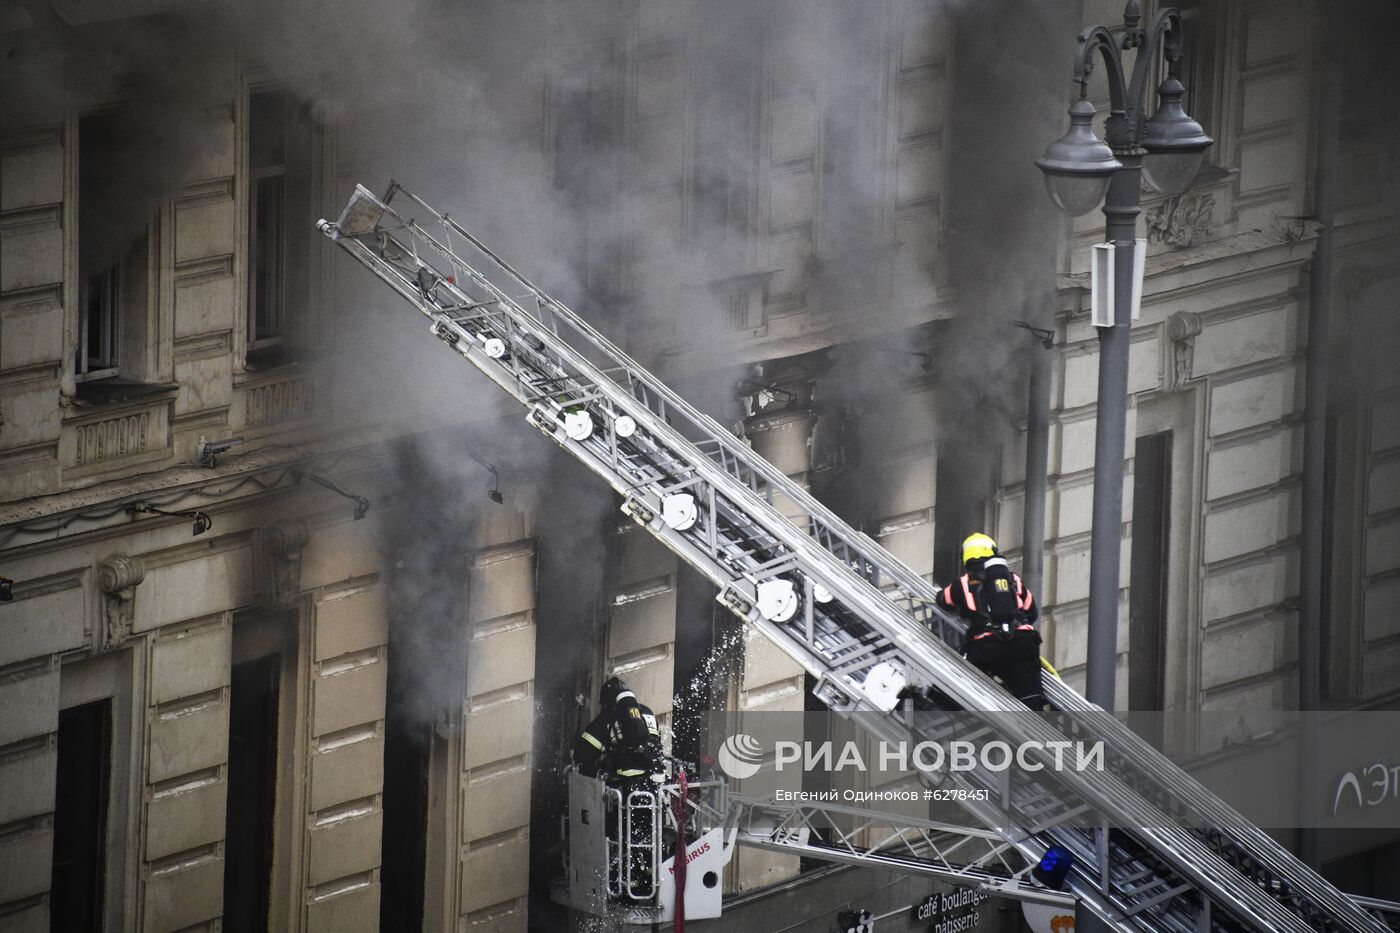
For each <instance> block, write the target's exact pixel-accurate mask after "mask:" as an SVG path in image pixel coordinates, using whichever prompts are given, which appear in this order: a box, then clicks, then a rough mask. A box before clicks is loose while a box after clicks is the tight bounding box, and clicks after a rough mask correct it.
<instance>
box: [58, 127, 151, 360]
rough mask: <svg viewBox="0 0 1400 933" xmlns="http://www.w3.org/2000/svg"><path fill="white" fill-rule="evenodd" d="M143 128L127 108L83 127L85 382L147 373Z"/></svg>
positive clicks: (81, 329) (81, 354)
mask: <svg viewBox="0 0 1400 933" xmlns="http://www.w3.org/2000/svg"><path fill="white" fill-rule="evenodd" d="M136 135H137V134H136V130H135V127H134V125H133V123H132V121H131V119H130V118H129V116H128V115H127V114H126V113H125V112H123V111H111V112H104V113H98V114H92V115H90V116H86V117H83V118H82V119H81V120H80V121H79V122H78V347H77V354H76V358H75V360H74V371H75V373H76V376H77V379H78V381H79V382H85V381H89V380H95V379H107V378H111V377H114V376H125V377H127V378H128V379H140V377H141V376H142V375H143V373H144V372H145V368H146V367H145V365H144V359H143V357H144V354H145V352H146V348H145V347H144V346H143V343H144V335H145V333H146V327H145V320H146V313H147V305H148V295H147V282H148V276H147V268H146V266H147V262H148V260H149V254H150V250H149V242H150V237H149V225H150V217H149V216H147V213H146V211H145V208H144V207H143V206H142V205H141V203H140V197H141V192H140V191H139V190H137V189H138V188H139V181H138V179H140V178H141V177H142V174H141V172H139V171H138V170H137V169H138V166H137V164H136V163H137V162H138V161H139V160H140V159H141V158H142V156H141V155H140V153H139V147H138V145H137V140H136V138H135V137H136Z"/></svg>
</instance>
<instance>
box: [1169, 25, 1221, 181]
mask: <svg viewBox="0 0 1400 933" xmlns="http://www.w3.org/2000/svg"><path fill="white" fill-rule="evenodd" d="M1224 6H1225V4H1221V3H1216V2H1213V0H1211V2H1202V0H1195V2H1191V3H1180V4H1177V8H1178V9H1180V10H1181V25H1182V32H1183V36H1184V42H1183V46H1184V47H1183V48H1182V53H1181V64H1180V67H1179V68H1178V75H1179V77H1180V79H1181V83H1182V84H1183V85H1185V87H1186V94H1185V95H1184V96H1183V97H1182V98H1181V105H1182V107H1184V108H1185V109H1186V112H1187V113H1188V114H1190V115H1191V118H1192V119H1194V120H1195V121H1196V122H1197V123H1199V124H1201V126H1202V127H1203V128H1204V129H1205V131H1206V133H1207V134H1209V135H1210V136H1213V137H1214V138H1215V139H1216V140H1217V141H1218V140H1219V139H1220V136H1221V133H1222V132H1223V129H1222V128H1221V126H1220V125H1219V118H1218V116H1217V112H1218V110H1219V109H1220V108H1219V99H1220V88H1219V86H1218V84H1219V82H1218V81H1217V79H1216V76H1217V74H1219V72H1220V61H1219V59H1220V55H1221V49H1220V27H1221V23H1222V22H1223V20H1224V13H1223V7H1224ZM1154 99H1155V98H1154ZM1218 151H1219V149H1218V147H1212V149H1210V150H1207V152H1206V158H1208V159H1210V160H1211V161H1212V162H1218V161H1219V159H1220V157H1219V155H1218V154H1217V153H1218Z"/></svg>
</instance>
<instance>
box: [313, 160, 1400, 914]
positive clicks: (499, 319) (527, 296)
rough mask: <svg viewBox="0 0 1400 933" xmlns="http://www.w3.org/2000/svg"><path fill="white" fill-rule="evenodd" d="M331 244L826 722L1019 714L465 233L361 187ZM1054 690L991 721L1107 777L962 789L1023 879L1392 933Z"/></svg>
mask: <svg viewBox="0 0 1400 933" xmlns="http://www.w3.org/2000/svg"><path fill="white" fill-rule="evenodd" d="M396 203H397V205H399V206H403V209H402V210H400V209H398V208H397V207H394V206H391V205H392V204H396ZM404 205H406V206H404ZM417 217H423V218H425V220H424V222H423V223H419V222H418V220H417V219H416V218H417ZM318 226H319V228H320V229H321V230H322V232H323V233H325V235H326V236H328V237H329V238H331V239H332V240H334V241H335V242H337V243H338V244H339V245H340V246H341V247H342V248H344V249H345V250H346V251H347V252H349V253H350V255H352V256H353V257H355V258H356V259H357V260H359V261H360V262H361V263H362V264H363V265H365V266H366V267H367V268H368V269H369V270H370V271H371V272H373V273H374V274H375V275H376V276H377V277H378V278H379V279H380V280H381V281H383V282H384V283H385V284H386V285H388V286H389V287H390V288H391V289H393V290H394V291H396V292H398V294H399V295H401V296H402V297H403V298H404V299H406V300H407V301H408V302H409V303H411V304H412V305H413V306H414V307H416V308H417V309H418V310H419V311H420V312H422V313H423V314H424V315H425V316H426V317H427V318H428V320H429V322H430V323H429V327H430V330H431V332H432V333H433V334H434V335H435V336H437V337H438V338H439V339H440V340H442V341H443V342H444V343H446V344H447V345H448V346H449V347H451V348H452V349H453V350H454V351H455V352H457V353H459V354H461V355H462V356H463V357H465V358H466V359H467V360H468V361H469V362H471V363H472V364H473V365H475V366H476V367H477V368H478V369H479V370H481V371H482V372H483V373H485V374H486V376H487V377H488V378H490V379H491V380H492V381H494V382H495V383H496V384H497V385H499V386H500V387H501V388H502V389H504V390H505V391H507V392H509V393H510V394H511V395H513V396H514V397H515V398H516V399H517V400H518V401H519V402H521V404H523V405H524V406H526V408H527V409H528V412H527V415H526V418H527V420H529V421H530V423H531V424H533V425H535V426H536V427H537V428H539V429H540V430H541V431H542V432H544V433H545V434H546V435H548V436H549V437H551V438H552V439H553V440H554V441H555V442H556V443H558V444H559V445H561V446H562V447H564V448H565V449H566V450H568V451H569V452H570V453H572V454H573V455H574V456H575V457H577V458H578V459H579V460H581V461H582V462H583V463H584V464H585V465H586V466H588V467H589V468H590V469H592V470H593V471H594V472H595V473H597V474H598V475H599V476H601V477H603V479H605V480H606V481H607V482H608V483H609V484H610V485H612V487H613V488H614V489H616V490H617V492H618V493H619V494H621V496H622V497H623V510H624V511H625V512H627V513H628V514H630V515H631V516H632V518H633V519H634V520H636V521H637V522H639V523H640V524H642V525H643V526H645V527H646V528H647V529H648V530H649V531H651V533H652V534H654V535H655V536H656V537H657V538H659V539H660V540H661V541H662V542H663V543H665V544H666V545H667V546H668V547H670V548H671V549H672V550H673V551H675V552H676V553H677V554H678V555H679V556H680V557H682V558H683V559H685V560H686V561H688V562H689V563H690V564H692V565H693V566H694V567H696V568H697V569H698V570H699V571H700V572H702V573H703V574H705V575H706V576H707V577H708V578H709V579H710V580H711V581H712V582H713V583H714V584H715V585H716V586H717V587H718V588H719V592H720V595H719V598H720V600H721V601H722V602H723V603H724V604H725V605H726V606H728V607H729V609H730V610H732V611H733V612H734V613H735V614H736V615H738V616H740V617H741V618H743V619H744V620H746V621H747V622H749V623H750V624H752V625H753V626H754V627H755V628H757V629H758V630H759V631H760V632H761V633H762V634H763V635H765V636H766V637H768V638H769V639H771V640H772V641H773V642H774V643H775V644H776V645H777V646H778V647H779V648H780V649H782V650H783V651H784V652H785V653H787V654H788V655H789V656H791V657H792V658H794V659H795V660H796V661H797V662H798V663H800V664H801V665H802V666H803V667H804V668H806V669H807V670H808V671H809V672H811V673H812V674H813V676H814V677H816V678H817V679H818V685H817V688H816V694H817V696H818V697H819V698H820V699H821V700H822V701H823V702H824V703H826V704H827V705H828V706H829V707H830V708H831V709H833V710H834V711H836V712H838V713H843V714H849V713H856V712H862V713H866V714H873V715H863V716H862V717H861V720H862V723H863V725H864V726H865V727H866V728H867V731H870V732H872V733H873V734H875V735H876V737H878V738H880V739H884V740H886V741H891V742H898V741H903V740H906V739H908V738H909V735H910V724H909V723H908V722H907V721H905V720H903V719H901V717H900V714H898V713H897V712H891V711H888V709H887V707H888V704H887V703H884V702H877V701H876V699H872V695H871V692H869V691H867V690H866V688H865V681H866V676H867V675H868V674H869V673H870V672H871V670H872V669H873V668H875V667H876V665H881V664H885V665H892V666H894V667H895V668H897V669H898V670H899V671H900V672H902V674H903V675H904V676H905V677H906V679H907V680H908V682H910V683H913V684H919V685H925V686H933V687H937V688H938V689H939V690H941V691H942V692H943V693H944V694H946V695H947V696H948V697H949V698H951V699H952V700H953V701H954V702H956V703H957V704H958V706H959V707H961V708H962V709H965V710H968V711H973V712H979V711H980V712H988V713H997V712H1002V713H1005V712H1012V711H1016V710H1021V711H1022V712H1024V707H1022V706H1020V705H1019V704H1018V703H1017V702H1016V701H1015V700H1014V699H1013V698H1012V697H1011V696H1010V695H1009V694H1007V693H1006V692H1005V691H1004V690H1002V689H1001V687H999V686H998V685H997V684H996V683H995V682H993V681H992V680H990V679H989V678H987V677H986V676H985V675H984V674H982V673H981V672H980V671H978V670H977V669H976V668H974V667H973V666H972V665H970V664H969V663H967V661H966V660H964V659H963V658H962V657H961V655H960V654H959V653H958V652H957V650H955V648H954V647H953V645H954V644H956V643H957V642H958V640H959V639H960V636H961V631H962V627H961V624H960V623H959V622H958V620H956V619H955V618H953V617H951V616H949V615H948V614H945V613H943V612H941V611H940V610H939V609H938V608H937V607H936V606H935V605H934V602H935V600H936V598H937V595H938V590H937V588H936V587H935V586H933V585H932V584H930V583H929V582H928V581H926V580H924V579H923V578H922V577H920V576H919V575H918V574H916V573H914V572H913V571H912V570H910V569H909V568H908V567H906V566H905V565H904V564H902V563H900V562H899V561H898V560H897V559H895V558H894V557H893V556H891V555H890V554H888V553H887V552H886V551H885V550H884V549H882V548H881V547H880V546H879V545H878V544H876V543H875V542H874V541H872V540H871V539H870V538H869V537H868V536H866V535H865V534H863V533H861V532H858V531H855V530H853V529H852V528H850V527H849V526H848V525H846V524H845V523H844V522H843V521H842V520H841V519H839V518H837V517H836V516H835V515H834V514H833V513H831V511H830V510H828V509H827V508H825V507H824V506H822V505H821V504H820V503H818V502H817V501H816V500H815V499H813V498H812V497H811V496H810V495H809V494H808V493H807V492H806V491H805V490H803V489H801V488H800V487H799V486H798V485H797V484H795V483H793V482H792V481H791V480H789V479H788V478H787V477H786V476H784V475H783V474H782V473H781V472H780V471H778V470H777V469H776V468H775V467H773V466H772V465H770V464H769V463H767V461H765V460H763V458H761V457H759V456H758V455H757V454H755V453H754V452H753V451H752V450H751V449H750V448H749V447H748V446H747V445H746V444H744V443H743V442H742V441H740V440H739V439H738V438H736V437H734V436H733V435H732V434H731V433H729V432H728V431H726V430H725V429H724V428H723V427H721V426H720V425H719V424H717V423H716V422H715V421H714V420H713V419H711V418H709V417H708V416H706V415H704V414H702V413H700V412H699V411H697V410H696V409H694V408H693V407H691V406H690V405H689V404H687V403H686V402H685V401H684V400H683V399H681V398H680V397H679V396H678V395H676V394H675V393H674V392H673V391H672V390H671V389H670V388H668V387H667V386H666V385H665V384H664V383H662V382H661V381H660V380H658V379H657V378H656V377H655V376H653V375H652V374H650V373H649V372H647V371H646V370H645V369H643V368H642V367H641V366H640V365H638V364H637V363H636V362H635V361H634V360H632V359H630V358H629V357H628V356H627V355H626V354H624V353H623V352H622V351H621V350H619V349H618V348H617V347H615V346H613V345H612V344H611V343H610V342H609V341H608V340H606V339H605V338H604V337H603V336H602V335H601V334H599V333H598V332H597V331H596V330H595V329H594V328H593V327H591V326H590V325H589V324H588V323H587V322H586V321H584V320H583V319H582V318H580V317H579V316H578V315H577V314H575V313H574V312H572V311H571V310H570V309H568V308H567V307H565V306H564V305H562V304H561V303H559V302H558V301H555V300H554V299H552V298H550V297H549V296H548V295H546V294H545V293H544V292H542V291H541V290H540V289H538V288H537V287H535V286H534V285H533V284H532V283H531V282H530V281H529V280H528V279H526V278H525V277H524V276H522V275H521V274H520V273H518V272H517V271H516V270H515V269H513V268H512V267H511V266H510V265H509V264H508V263H507V262H505V260H503V259H502V258H501V257H499V256H497V255H496V254H495V253H493V252H491V250H490V249H489V248H487V247H486V245H485V244H483V243H482V242H481V241H480V240H478V239H477V238H476V237H475V236H473V235H472V234H471V233H470V232H468V231H467V230H466V228H465V227H463V226H462V225H461V224H459V223H458V222H457V221H455V220H453V219H452V218H451V217H449V216H448V215H446V214H443V213H439V212H438V211H436V210H434V209H433V208H432V207H430V206H429V205H428V204H427V203H426V202H424V201H423V200H421V199H420V198H418V197H417V196H416V195H413V194H412V193H410V192H408V191H407V190H405V189H404V188H402V187H401V186H399V185H398V184H397V183H395V184H392V185H391V186H390V188H389V190H388V193H387V194H386V195H385V196H384V198H382V199H381V198H378V197H376V196H375V195H374V194H372V193H371V192H370V191H368V190H367V189H365V188H364V187H357V188H356V190H355V193H354V194H353V196H352V197H351V199H350V201H349V203H348V204H347V206H346V208H345V211H344V212H343V213H342V214H341V216H340V218H339V220H338V221H336V222H335V223H331V222H328V221H324V220H323V221H321V222H320V224H319V225H318ZM464 256H470V257H471V258H472V259H473V260H474V262H475V265H473V264H472V263H469V262H468V260H467V259H466V258H464ZM483 270H489V273H488V271H483ZM760 608H762V610H763V611H760ZM888 669H889V668H886V670H888ZM1047 688H1048V689H1047V691H1046V693H1047V696H1048V697H1049V699H1050V701H1051V703H1052V704H1053V705H1054V706H1056V707H1057V708H1059V709H1061V710H1065V711H1068V712H1073V713H1076V714H1078V715H1075V716H1072V717H1064V729H1063V730H1062V728H1060V727H1057V726H1056V725H1053V724H1052V723H1050V722H1047V721H1045V720H1044V719H1042V718H1040V717H1035V716H1005V715H1002V716H992V717H988V718H987V719H986V723H987V726H988V729H989V734H993V733H994V734H995V737H996V738H997V739H1000V740H1003V741H1007V742H1010V743H1023V742H1039V743H1041V744H1042V745H1044V743H1046V742H1051V741H1057V740H1059V741H1062V740H1064V739H1065V737H1066V731H1065V730H1067V731H1068V732H1069V735H1070V737H1071V738H1079V739H1098V740H1102V741H1103V742H1104V743H1105V746H1106V748H1107V749H1108V754H1107V755H1106V759H1107V762H1106V764H1107V769H1106V771H1105V772H1102V773H1092V772H1077V771H1064V772H1059V773H1055V774H1053V775H1052V774H1051V772H1050V770H1049V769H1046V770H1044V771H1041V772H1037V773H1034V774H1018V775H1017V776H1016V778H1015V779H1014V780H1010V781H1008V780H1006V779H1005V774H1004V773H1000V774H984V773H981V772H976V771H974V772H959V773H957V774H953V775H950V779H951V780H952V781H953V782H954V783H955V784H957V785H958V786H960V787H966V788H967V789H978V790H980V789H991V790H993V791H995V793H994V794H993V795H992V797H991V799H988V800H983V801H979V800H972V799H968V800H966V801H963V802H962V805H963V806H964V808H965V809H966V810H967V811H968V812H969V813H970V814H971V815H972V816H973V817H974V819H976V820H977V821H978V822H979V823H980V824H981V825H982V826H984V827H986V828H988V829H992V830H995V831H997V832H998V833H1000V834H1001V836H1002V838H1003V839H1004V840H1005V841H1006V842H1007V843H1008V844H1010V845H1012V846H1013V847H1014V848H1015V849H1017V850H1018V851H1019V852H1020V854H1021V856H1022V857H1023V858H1024V859H1026V860H1027V861H1028V862H1032V863H1034V862H1036V861H1038V860H1039V859H1040V858H1041V856H1042V855H1043V854H1044V853H1045V850H1046V849H1047V848H1048V847H1049V846H1051V845H1055V844H1058V845H1062V846H1065V847H1067V848H1069V849H1070V850H1071V851H1073V852H1074V854H1075V856H1076V864H1075V869H1074V871H1073V873H1072V874H1071V877H1070V886H1071V887H1072V889H1073V891H1074V893H1075V894H1076V895H1077V896H1078V897H1079V898H1080V899H1082V900H1083V901H1085V902H1086V903H1087V904H1088V905H1089V906H1090V907H1091V909H1093V910H1094V911H1095V913H1097V914H1098V915H1099V916H1100V917H1102V918H1103V919H1104V920H1105V921H1107V923H1108V924H1109V925H1110V926H1111V927H1113V928H1114V929H1118V930H1122V931H1137V930H1147V931H1179V933H1189V931H1200V930H1262V931H1271V933H1273V931H1296V933H1302V931H1308V930H1315V931H1362V930H1365V931H1373V933H1383V931H1385V930H1386V927H1385V926H1384V925H1382V924H1381V923H1380V922H1379V921H1378V920H1376V918H1375V917H1374V916H1372V915H1371V914H1369V913H1367V912H1366V911H1364V910H1362V909H1360V908H1359V907H1358V906H1357V905H1356V904H1354V903H1353V902H1352V901H1351V900H1350V899H1348V898H1347V897H1346V896H1345V895H1343V894H1341V893H1340V892H1338V891H1337V890H1336V889H1335V888H1333V887H1332V886H1331V885H1329V884H1328V883H1327V882H1325V881H1324V880H1323V879H1322V878H1321V877H1320V876H1318V875H1317V874H1316V873H1314V872H1312V871H1311V870H1310V869H1308V868H1307V867H1306V866H1304V865H1302V864H1301V863H1299V862H1298V861H1296V860H1295V859H1293V858H1292V856H1291V855H1290V854H1289V853H1288V852H1287V850H1285V849H1283V848H1282V847H1281V846H1279V845H1278V844H1277V843H1276V842H1274V841H1273V840H1271V839H1270V838H1269V837H1268V836H1267V835H1265V834H1264V833H1262V832H1261V831H1259V830H1258V829H1257V828H1255V827H1253V826H1251V825H1250V824H1249V823H1247V822H1246V821H1245V820H1244V818H1243V817H1241V816H1239V815H1238V814H1237V813H1235V812H1234V811H1233V810H1232V809H1231V808H1230V807H1228V806H1227V805H1225V804H1224V803H1223V802H1221V801H1219V800H1218V799H1216V798H1215V797H1214V796H1213V795H1211V794H1210V793H1209V792H1208V791H1206V790H1205V789H1204V788H1203V787H1201V786H1200V785H1199V784H1197V783H1196V782H1195V781H1193V780H1192V779H1191V778H1190V777H1188V776H1187V775H1186V774H1184V773H1183V772H1181V771H1180V770H1179V769H1177V768H1176V767H1175V766H1174V765H1172V764H1171V763H1170V762H1169V761H1167V759H1166V758H1165V757H1163V756H1162V755H1160V754H1158V753H1157V752H1156V751H1154V750H1153V749H1152V748H1151V747H1150V746H1149V745H1148V744H1147V743H1145V742H1143V741H1142V740H1141V739H1139V738H1138V737H1137V736H1136V735H1134V734H1133V733H1132V732H1131V731H1130V730H1128V729H1126V728H1125V727H1123V726H1122V725H1121V724H1119V723H1118V721H1117V720H1116V719H1114V718H1113V717H1112V716H1111V715H1108V714H1106V713H1103V712H1102V711H1100V710H1098V708H1097V707H1095V706H1093V705H1092V704H1089V703H1088V702H1087V701H1086V700H1084V699H1083V698H1082V697H1080V696H1078V695H1077V694H1076V693H1074V691H1073V690H1071V689H1070V688H1069V687H1068V686H1066V685H1064V684H1063V683H1061V682H1059V681H1058V680H1053V679H1052V680H1050V682H1049V683H1048V684H1047ZM1193 827H1194V828H1193Z"/></svg>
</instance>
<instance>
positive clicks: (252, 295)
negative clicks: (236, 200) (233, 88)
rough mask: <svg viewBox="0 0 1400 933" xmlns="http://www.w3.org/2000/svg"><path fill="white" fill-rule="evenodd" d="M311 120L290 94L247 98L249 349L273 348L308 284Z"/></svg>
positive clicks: (270, 92) (267, 93)
mask: <svg viewBox="0 0 1400 933" xmlns="http://www.w3.org/2000/svg"><path fill="white" fill-rule="evenodd" d="M310 139H311V137H310V121H309V120H308V118H307V115H306V109H305V107H304V106H302V105H301V104H299V103H297V102H296V101H294V100H293V99H292V98H291V97H290V96H289V95H288V94H286V93H285V92H282V91H277V90H268V91H259V92H256V93H253V94H251V95H249V98H248V173H249V182H248V348H249V349H250V350H258V349H262V348H265V347H272V346H276V345H277V344H279V343H281V342H282V341H283V339H284V338H286V337H287V336H288V333H289V327H288V322H289V313H290V312H291V311H292V310H293V309H294V308H295V306H296V304H297V301H298V299H299V298H301V297H302V296H301V294H300V292H301V288H302V284H303V283H304V282H305V281H306V277H305V274H304V266H305V261H306V258H307V257H306V240H307V238H308V236H309V231H310V230H311V226H310V224H311V219H310V203H311V201H310V182H309V179H310V162H311V159H310V155H311V145H310Z"/></svg>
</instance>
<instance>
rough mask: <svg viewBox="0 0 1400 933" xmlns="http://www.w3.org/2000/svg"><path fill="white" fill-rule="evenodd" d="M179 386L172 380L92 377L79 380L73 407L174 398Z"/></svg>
mask: <svg viewBox="0 0 1400 933" xmlns="http://www.w3.org/2000/svg"><path fill="white" fill-rule="evenodd" d="M179 390H180V387H179V386H178V385H177V384H175V383H173V382H128V381H126V380H123V379H94V380H93V381H91V382H80V383H78V385H77V390H76V391H75V392H74V394H73V407H74V408H78V409H89V408H100V407H104V406H107V405H112V404H115V403H118V402H134V401H145V400H154V399H156V398H159V397H162V396H166V397H169V398H174V397H175V394H176V393H177V392H179Z"/></svg>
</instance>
